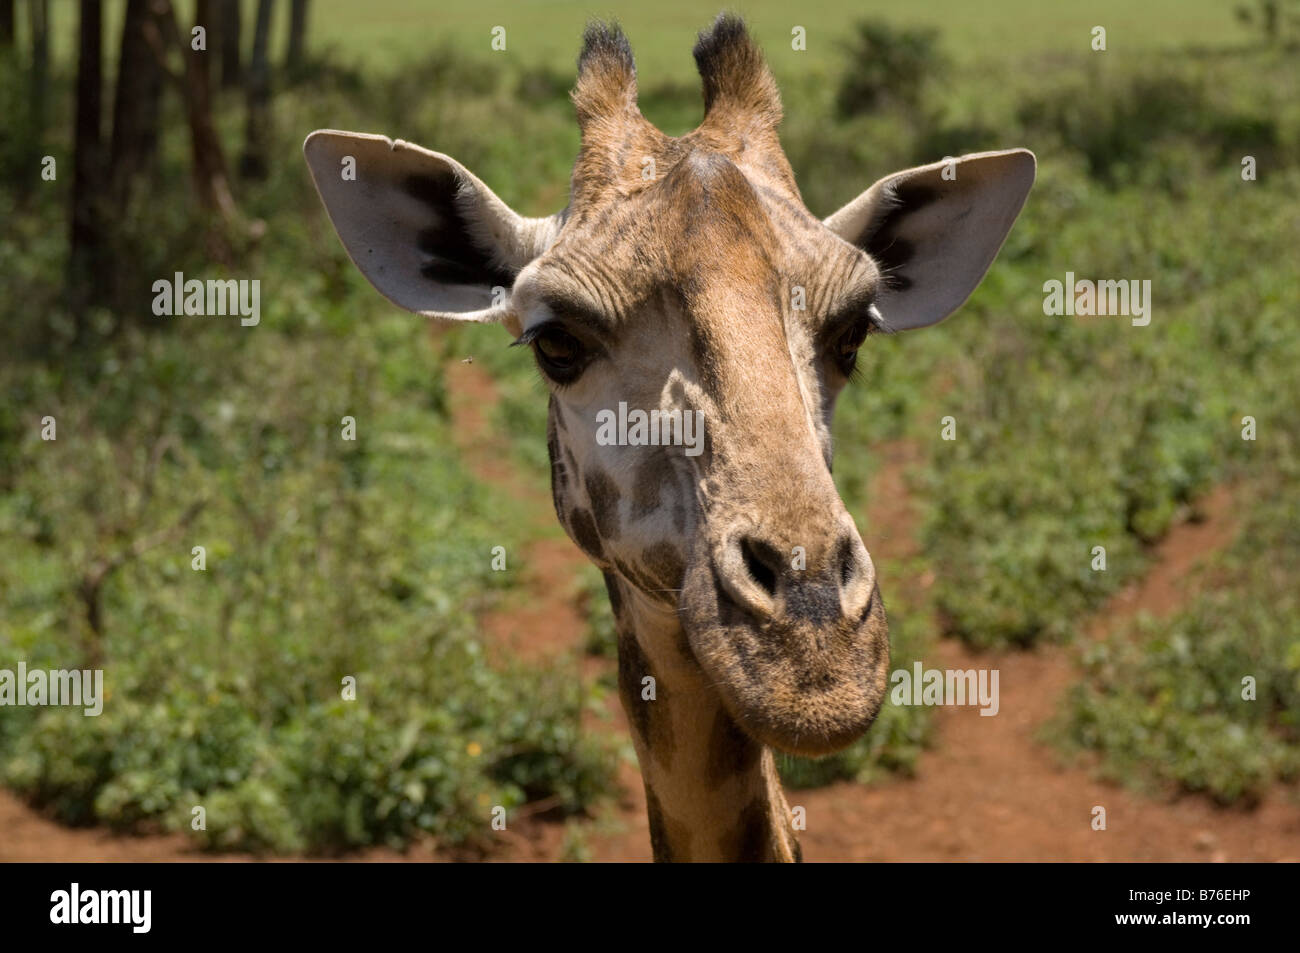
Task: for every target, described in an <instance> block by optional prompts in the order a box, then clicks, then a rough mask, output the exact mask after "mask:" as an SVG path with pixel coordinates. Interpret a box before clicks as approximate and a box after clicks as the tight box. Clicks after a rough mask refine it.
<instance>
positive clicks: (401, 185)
mask: <svg viewBox="0 0 1300 953" xmlns="http://www.w3.org/2000/svg"><path fill="white" fill-rule="evenodd" d="M303 151H304V153H305V155H306V158H307V164H308V167H309V168H310V169H311V176H312V181H313V182H314V183H315V185H316V190H317V192H319V193H320V197H321V201H322V202H323V203H324V204H325V209H326V211H327V212H328V213H329V217H330V221H331V222H332V223H333V225H334V228H335V231H337V232H338V235H339V238H340V239H341V240H342V242H343V247H344V248H345V249H346V250H347V253H348V257H350V258H351V259H352V261H353V262H354V263H355V264H356V266H357V268H358V269H360V271H361V273H362V274H364V275H365V276H366V278H367V279H368V280H369V281H370V283H371V284H372V285H374V286H375V288H376V289H377V290H378V291H379V292H380V293H381V294H382V295H384V297H386V298H387V299H388V300H389V301H392V302H393V303H394V304H396V305H398V306H399V307H402V308H406V309H407V310H408V311H414V312H416V313H418V314H423V315H428V316H430V317H438V318H450V319H455V320H460V321H504V322H505V323H506V324H507V327H508V328H509V327H510V325H511V321H510V318H509V307H510V306H509V294H508V292H509V290H510V288H511V287H512V286H513V284H514V281H515V277H516V276H517V275H518V274H519V272H520V271H521V270H522V269H523V268H524V267H525V266H526V265H527V264H528V263H529V262H531V261H532V260H533V259H535V258H536V257H537V256H538V255H539V254H541V253H542V252H543V251H544V250H545V249H546V248H547V247H548V246H549V244H550V243H551V242H552V241H553V240H554V239H555V236H556V234H557V233H558V231H559V228H560V225H561V222H562V219H561V217H560V216H551V217H550V218H543V219H539V218H524V217H523V216H520V215H517V214H516V213H515V212H514V211H513V210H511V209H510V207H509V206H507V205H506V204H505V203H504V202H502V201H501V200H500V199H499V198H497V196H496V195H494V194H493V192H492V190H491V189H489V188H488V187H487V186H486V185H484V184H483V183H482V182H480V181H479V180H478V179H477V178H476V177H475V176H474V175H473V174H472V173H471V172H470V171H469V170H468V169H466V168H465V167H464V166H462V165H461V164H460V163H458V162H456V161H455V160H454V159H452V158H451V157H450V156H446V155H443V154H441V153H438V152H432V151H430V150H428V149H424V148H422V147H420V146H417V145H414V144H412V143H409V142H403V141H402V140H400V139H397V140H394V139H389V138H388V137H387V136H372V135H364V134H361V133H353V132H340V131H337V130H332V129H322V130H318V131H316V132H313V133H312V134H311V135H310V136H308V137H307V141H306V143H304V145H303ZM514 324H515V328H514V330H516V331H517V324H518V322H517V321H516V322H514Z"/></svg>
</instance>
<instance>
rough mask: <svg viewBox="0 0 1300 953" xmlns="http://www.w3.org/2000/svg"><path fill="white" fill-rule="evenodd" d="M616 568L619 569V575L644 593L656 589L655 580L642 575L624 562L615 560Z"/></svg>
mask: <svg viewBox="0 0 1300 953" xmlns="http://www.w3.org/2000/svg"><path fill="white" fill-rule="evenodd" d="M614 566H615V568H617V569H618V574H619V575H620V576H622V577H623V578H624V579H626V580H627V581H628V582H630V583H632V585H634V586H636V587H637V588H638V589H640V590H641V591H642V592H647V593H648V592H651V591H653V590H654V589H655V588H656V586H655V584H654V580H652V579H647V578H646V577H645V576H643V575H641V573H640V572H639V571H638V570H637V569H636V568H635V567H633V566H629V565H628V564H627V563H625V562H623V560H621V559H617V558H616V559H615V560H614Z"/></svg>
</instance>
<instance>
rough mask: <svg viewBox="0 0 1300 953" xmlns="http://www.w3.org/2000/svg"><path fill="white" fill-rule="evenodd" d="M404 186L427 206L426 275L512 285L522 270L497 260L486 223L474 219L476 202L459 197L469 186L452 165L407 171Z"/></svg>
mask: <svg viewBox="0 0 1300 953" xmlns="http://www.w3.org/2000/svg"><path fill="white" fill-rule="evenodd" d="M401 187H402V189H403V190H404V191H405V192H406V194H407V195H409V196H411V197H412V198H414V199H416V200H417V201H419V202H421V203H423V204H424V206H425V207H426V208H427V209H428V223H427V224H426V225H425V226H424V227H423V228H420V229H418V231H417V232H416V238H415V242H416V247H417V248H419V250H420V252H421V253H422V254H424V255H425V257H426V260H425V262H424V264H422V265H421V266H420V274H421V275H423V276H424V277H425V278H427V279H429V280H430V281H434V282H440V283H443V284H453V285H481V286H487V287H489V288H491V287H494V286H497V287H505V288H509V287H510V286H511V285H512V284H513V283H514V280H515V275H516V274H517V273H516V272H514V271H510V270H508V269H506V268H504V267H502V265H501V264H500V263H499V262H498V261H497V259H496V257H495V255H494V253H493V251H492V248H491V246H490V245H489V244H488V242H487V241H485V239H484V237H483V235H482V233H483V232H484V231H485V229H483V228H482V226H481V225H477V224H476V223H475V220H474V218H473V216H474V214H475V211H476V210H475V209H473V207H472V203H471V202H466V201H465V200H464V199H462V198H460V196H461V195H462V193H463V191H464V190H463V189H462V187H461V184H460V182H459V180H458V179H457V178H456V175H455V173H454V172H452V170H451V169H449V168H444V169H436V170H431V171H429V172H421V173H415V174H412V175H408V176H407V177H406V179H405V180H404V181H403V182H402V183H401ZM462 205H469V206H470V207H469V208H463V207H462Z"/></svg>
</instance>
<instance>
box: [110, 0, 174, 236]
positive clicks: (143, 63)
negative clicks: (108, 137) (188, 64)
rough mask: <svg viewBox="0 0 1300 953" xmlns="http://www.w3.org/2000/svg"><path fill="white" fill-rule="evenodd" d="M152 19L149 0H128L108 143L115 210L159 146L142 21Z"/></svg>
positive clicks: (153, 61) (158, 91)
mask: <svg viewBox="0 0 1300 953" xmlns="http://www.w3.org/2000/svg"><path fill="white" fill-rule="evenodd" d="M154 19H155V18H154V13H153V11H152V9H151V7H150V0H127V4H126V16H125V17H124V19H123V24H122V46H121V53H120V55H119V57H118V66H117V89H116V91H115V94H114V99H113V141H112V146H111V148H110V149H109V168H110V170H111V171H110V178H111V180H112V192H113V205H114V209H115V211H116V213H117V214H119V215H121V214H123V213H124V212H125V210H126V208H127V206H128V205H129V204H130V201H131V192H132V189H133V186H134V184H135V182H136V181H137V180H138V179H139V178H140V176H141V175H142V174H143V173H145V172H147V171H148V170H149V168H150V167H151V166H152V164H153V162H154V159H155V158H156V156H157V152H158V107H159V101H160V99H161V96H162V70H161V69H160V68H159V66H158V60H157V58H156V57H155V56H154V53H153V50H152V49H151V48H150V45H149V38H148V34H147V31H146V23H148V22H151V21H154ZM155 29H157V27H156V26H155Z"/></svg>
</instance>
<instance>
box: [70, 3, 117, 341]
mask: <svg viewBox="0 0 1300 953" xmlns="http://www.w3.org/2000/svg"><path fill="white" fill-rule="evenodd" d="M103 56H104V54H103V23H102V16H101V10H100V5H99V0H81V23H80V28H79V41H78V54H77V112H76V126H75V129H74V137H73V141H74V147H73V160H72V161H73V165H72V229H71V233H70V243H69V244H70V253H69V256H68V264H69V271H68V290H69V292H70V298H71V301H72V305H73V310H74V312H75V313H76V314H77V317H78V320H77V327H78V334H80V333H81V331H82V330H83V328H84V323H83V321H82V315H83V314H84V312H85V309H86V307H87V306H88V305H89V304H90V303H91V301H92V300H94V298H95V296H96V295H99V294H102V293H103V292H104V291H105V290H106V288H105V286H106V284H107V277H108V268H107V262H106V260H105V258H106V256H105V254H104V216H103V209H104V202H105V198H106V196H105V192H106V189H105V187H104V169H105V164H104V155H103V153H104V144H103V133H102V129H101V126H102V124H103V118H102V110H103V102H102V100H103Z"/></svg>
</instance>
